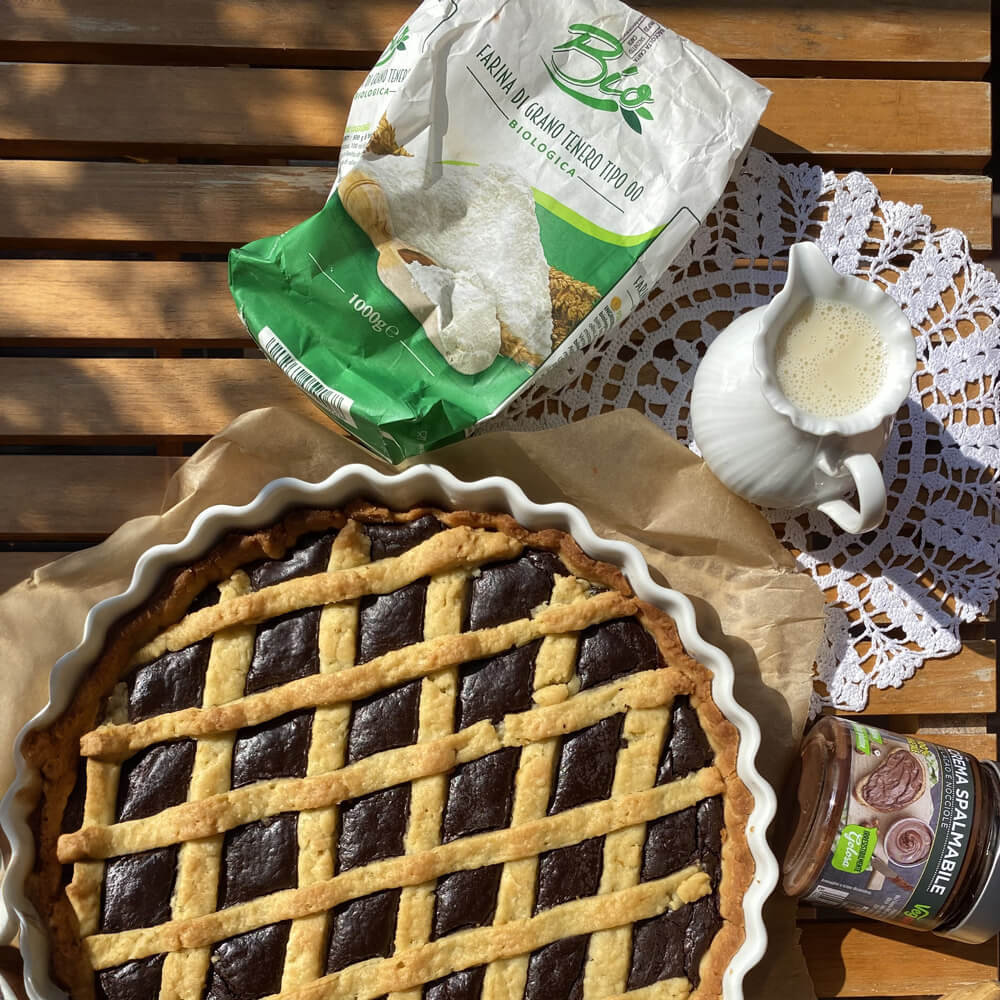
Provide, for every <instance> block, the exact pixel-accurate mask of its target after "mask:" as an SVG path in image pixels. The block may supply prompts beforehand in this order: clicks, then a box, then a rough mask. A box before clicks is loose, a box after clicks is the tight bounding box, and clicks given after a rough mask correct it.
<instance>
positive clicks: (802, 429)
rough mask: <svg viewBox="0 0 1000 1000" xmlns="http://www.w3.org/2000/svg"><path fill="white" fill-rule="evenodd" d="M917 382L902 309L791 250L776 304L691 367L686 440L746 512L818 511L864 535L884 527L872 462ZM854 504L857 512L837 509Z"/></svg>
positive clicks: (739, 324)
mask: <svg viewBox="0 0 1000 1000" xmlns="http://www.w3.org/2000/svg"><path fill="white" fill-rule="evenodd" d="M915 370H916V349H915V346H914V340H913V333H912V331H911V329H910V323H909V320H907V318H906V316H905V315H904V314H903V311H902V310H901V309H900V308H899V306H898V305H896V303H895V302H894V301H893V300H892V299H891V298H890V297H889V296H888V295H886V294H885V293H884V292H882V291H881V290H880V289H879V288H877V287H876V286H875V285H873V284H871V283H870V282H867V281H862V280H861V279H860V278H855V277H852V276H849V275H842V274H838V273H837V272H836V271H835V270H834V269H833V267H831V265H830V264H829V263H828V262H827V260H826V258H825V257H824V256H823V254H822V252H821V251H820V249H819V248H818V247H817V246H816V245H815V244H813V243H797V244H795V246H793V247H792V248H791V251H790V253H789V257H788V280H787V282H786V283H785V287H784V288H783V289H782V290H781V292H779V293H778V295H776V296H775V297H774V299H772V300H771V302H770V303H769V304H768V305H766V306H762V307H760V308H759V309H753V310H751V311H750V312H748V313H744V314H743V315H742V316H740V317H739V318H738V319H736V320H735V321H734V322H733V323H731V324H730V325H729V326H728V327H727V328H726V329H725V330H724V331H723V332H722V333H721V334H720V335H719V336H718V337H717V338H716V339H715V341H714V342H713V343H712V345H711V347H709V349H708V351H707V353H706V354H705V357H704V358H703V359H702V362H701V364H700V365H699V366H698V371H697V373H696V375H695V380H694V389H693V392H692V395H691V422H692V425H693V430H694V436H695V440H696V441H697V443H698V447H699V448H700V449H701V453H702V455H703V456H704V458H705V461H706V462H707V463H708V466H709V468H710V469H711V470H712V472H713V473H714V474H715V475H716V476H717V477H718V478H719V479H720V480H722V482H723V483H725V484H726V486H728V487H729V488H730V489H731V490H732V491H733V492H734V493H737V494H739V495H740V496H742V497H744V498H746V499H747V500H751V501H752V502H754V503H756V504H759V505H761V506H763V507H816V508H818V509H819V510H821V511H822V512H823V513H824V514H826V515H827V516H829V517H830V518H831V520H833V521H834V522H835V523H836V524H838V525H839V526H840V527H841V528H843V529H844V530H845V531H850V532H862V531H868V530H870V529H871V528H874V527H876V526H877V525H878V524H879V523H880V522H881V520H882V518H883V517H884V516H885V505H886V493H885V483H884V482H883V480H882V470H881V469H880V468H879V465H878V459H880V458H881V457H882V454H883V453H884V451H885V445H886V442H887V440H888V437H889V431H890V429H891V427H892V420H893V417H894V415H895V413H896V411H897V410H898V409H899V407H900V405H901V404H902V402H903V400H905V399H906V397H907V395H908V394H909V391H910V383H911V381H912V379H913V374H914V371H915ZM853 492H856V493H857V504H856V506H852V505H851V504H849V503H848V502H847V501H846V500H845V499H844V498H845V497H847V496H848V495H849V494H850V493H853Z"/></svg>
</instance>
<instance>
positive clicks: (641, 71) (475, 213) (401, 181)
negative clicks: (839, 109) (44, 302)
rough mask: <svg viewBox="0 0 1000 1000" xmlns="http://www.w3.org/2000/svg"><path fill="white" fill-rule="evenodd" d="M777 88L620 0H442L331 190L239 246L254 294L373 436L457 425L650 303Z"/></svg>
mask: <svg viewBox="0 0 1000 1000" xmlns="http://www.w3.org/2000/svg"><path fill="white" fill-rule="evenodd" d="M665 13H666V12H665ZM768 96H769V95H768V92H767V91H766V90H765V89H764V88H763V87H761V86H759V85H758V84H757V83H755V82H754V81H752V80H750V79H749V78H748V77H746V76H744V75H743V74H742V73H739V72H738V71H736V70H735V69H733V68H732V67H731V66H729V65H728V64H727V63H725V62H723V61H722V60H720V59H717V58H716V57H714V56H712V55H711V54H710V53H708V52H706V51H705V50H704V49H702V48H699V47H698V46H696V45H693V44H692V43H691V42H689V41H687V39H684V38H681V37H680V36H679V35H676V34H674V33H673V32H671V31H670V30H668V28H666V27H664V26H663V25H660V24H658V23H657V22H656V21H654V20H653V19H651V18H649V17H646V16H645V15H644V14H641V13H639V12H637V11H635V10H632V9H631V8H630V7H627V6H625V4H623V3H620V2H619V0H567V2H565V3H560V4H553V3H550V2H547V0H425V2H424V3H422V4H421V5H420V6H419V7H418V8H417V9H416V11H415V12H414V13H413V15H412V16H411V17H410V19H409V20H408V21H407V22H406V24H405V25H403V26H401V28H400V29H399V31H398V32H397V33H396V34H395V36H394V37H393V39H392V41H391V42H390V44H389V45H388V46H387V48H386V49H385V51H384V52H383V53H382V55H381V56H380V58H379V59H378V61H377V62H376V64H375V66H374V67H373V68H372V70H371V72H370V73H369V74H368V75H367V77H366V79H365V82H364V85H363V86H362V87H361V88H360V90H358V92H357V94H356V95H355V98H354V101H353V103H352V105H351V110H350V113H349V115H348V120H347V124H346V128H345V133H344V138H343V141H342V145H341V149H340V162H339V170H338V173H337V175H336V178H335V179H334V178H331V179H332V180H334V188H333V191H332V192H331V194H330V197H329V198H328V200H327V202H326V204H325V206H323V208H322V209H321V210H320V211H319V212H318V213H317V214H316V215H315V216H313V217H312V218H311V219H307V220H306V221H305V222H303V223H301V224H300V225H298V226H296V227H294V228H293V229H290V230H289V231H288V232H285V233H282V234H281V235H279V236H274V237H269V238H266V239H261V240H257V241H255V242H254V243H250V244H248V245H247V246H245V247H242V248H241V249H239V250H234V251H232V253H231V254H230V258H229V284H230V288H231V290H232V293H233V297H234V298H235V300H236V303H237V305H238V307H239V309H240V314H241V316H242V317H243V319H244V322H245V323H246V325H247V328H248V330H249V331H250V334H251V336H253V337H254V338H255V339H257V340H258V341H259V340H260V339H261V334H262V333H263V331H264V330H280V331H281V341H280V344H278V345H277V347H280V348H281V350H277V349H276V348H275V346H274V345H273V344H272V350H270V351H268V354H269V356H270V357H271V358H272V360H274V361H275V362H276V363H277V364H279V365H280V366H281V368H282V370H283V371H285V372H286V373H287V374H289V375H290V376H291V377H292V378H293V379H294V381H295V382H296V384H297V385H299V386H301V387H302V388H304V389H306V391H307V392H309V394H310V396H311V397H312V398H313V399H315V400H316V401H317V402H318V403H319V404H320V405H321V406H322V407H323V408H324V409H325V410H326V411H327V412H329V413H330V414H331V415H332V416H333V417H334V419H336V420H338V421H339V422H340V423H342V424H343V425H344V426H345V427H347V429H348V430H350V431H351V433H352V434H354V436H355V437H357V438H358V439H359V440H360V441H362V442H363V443H364V444H366V445H367V446H368V447H369V448H370V449H371V450H372V451H374V452H376V453H377V454H379V455H381V456H383V457H385V458H388V459H389V460H390V461H393V462H398V461H401V460H402V459H403V458H405V457H408V456H410V455H415V454H418V453H420V452H423V451H427V450H429V449H431V448H435V447H439V446H440V445H443V444H446V443H448V442H449V441H453V440H456V439H457V438H460V437H462V436H463V435H465V434H466V433H468V432H469V431H470V430H471V429H472V428H473V427H475V425H476V424H477V423H479V422H481V421H482V420H484V419H486V418H487V417H489V416H491V415H492V414H494V413H496V412H497V411H498V410H499V409H500V408H502V407H503V406H505V405H506V404H507V403H509V402H510V400H511V399H513V398H514V397H515V396H517V395H518V394H519V393H521V392H523V391H524V390H525V389H526V388H527V387H528V386H529V385H530V384H531V382H532V380H533V379H534V378H535V377H536V375H537V373H538V372H539V371H541V370H542V369H543V368H550V369H551V367H552V366H553V365H554V364H555V363H556V362H557V361H558V360H559V359H560V358H562V357H564V356H565V355H567V354H568V353H570V352H573V351H577V350H579V349H580V348H581V347H582V346H584V345H585V344H587V343H588V342H589V341H591V340H593V339H594V338H595V337H596V336H599V335H601V334H604V333H606V332H607V331H608V330H611V329H613V328H614V327H615V326H616V325H617V324H620V323H621V322H622V321H623V320H624V319H626V317H628V315H629V314H630V313H631V312H632V311H633V310H634V309H636V308H637V307H638V305H639V304H640V303H641V302H642V301H643V299H644V298H645V297H646V295H647V294H648V292H649V291H650V289H651V288H652V286H653V284H654V283H655V282H656V281H657V280H658V278H659V277H660V275H661V274H662V273H663V271H664V270H665V269H666V267H667V266H668V265H669V264H670V262H671V261H672V260H673V259H674V257H675V256H676V255H677V253H678V252H679V251H680V250H681V249H682V248H683V247H684V246H685V245H686V244H687V242H688V241H689V240H690V239H691V237H692V235H693V234H694V232H695V231H696V229H697V228H698V226H699V225H700V223H701V221H702V220H703V219H704V218H705V216H706V215H707V213H708V212H709V210H710V209H711V208H712V206H713V205H714V204H715V203H716V201H717V200H718V198H719V197H720V195H721V194H722V192H723V190H724V189H725V186H726V183H727V181H728V180H729V178H730V176H731V174H732V172H733V170H734V169H735V168H736V167H737V166H738V164H739V163H740V162H741V160H742V157H743V153H744V151H745V149H746V146H747V144H748V143H749V141H750V138H751V136H752V135H753V132H754V129H755V128H756V126H757V123H758V121H759V119H760V116H761V113H762V112H763V109H764V106H765V104H766V102H767V98H768ZM263 339H264V341H265V342H268V343H271V340H270V338H269V337H268V336H267V335H265V336H264V338H263ZM262 346H263V343H262ZM265 350H267V348H265ZM288 355H290V356H291V358H292V360H293V361H295V362H297V363H298V366H296V365H295V364H292V363H290V361H289V358H288ZM330 386H337V389H336V390H335V391H334V390H330V388H329V387H330ZM331 392H332V393H334V394H333V395H330V393H331ZM338 394H342V395H343V396H345V397H346V398H347V399H348V400H349V401H350V406H349V407H348V408H347V410H346V413H347V418H346V419H345V417H344V415H343V410H344V407H343V404H342V403H341V404H334V403H332V402H331V400H335V399H336V398H337V395H338Z"/></svg>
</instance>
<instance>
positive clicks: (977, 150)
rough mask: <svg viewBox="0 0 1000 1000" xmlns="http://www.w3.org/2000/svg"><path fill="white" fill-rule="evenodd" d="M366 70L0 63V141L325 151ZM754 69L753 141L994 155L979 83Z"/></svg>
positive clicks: (898, 158)
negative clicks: (765, 95)
mask: <svg viewBox="0 0 1000 1000" xmlns="http://www.w3.org/2000/svg"><path fill="white" fill-rule="evenodd" d="M364 77H365V74H364V73H363V72H360V71H347V70H307V69H250V68H243V67H203V66H194V67H191V66H94V65H76V64H58V63H9V64H0V151H6V152H7V153H8V154H13V155H18V156H31V155H42V156H50V155H54V154H55V152H56V151H57V149H58V148H60V147H62V146H64V145H65V146H69V147H70V148H71V149H72V150H73V151H74V152H75V153H76V154H77V155H84V154H85V153H95V154H98V155H108V154H110V153H113V152H123V153H127V152H131V153H133V154H136V153H148V152H151V151H157V150H161V151H162V150H166V149H170V150H173V151H174V153H175V155H176V154H177V153H179V152H183V151H191V150H196V151H197V150H200V151H201V152H203V153H208V152H219V151H222V152H224V153H233V152H237V151H241V152H243V153H244V154H251V155H256V156H273V155H282V154H284V155H287V156H304V157H315V158H320V159H325V158H329V157H330V156H332V155H333V153H332V150H333V149H334V148H335V147H336V145H337V144H338V143H339V142H340V138H341V136H342V135H343V130H344V123H345V120H346V113H347V109H348V106H349V104H350V100H351V97H352V96H353V94H354V92H355V90H357V89H358V87H359V86H360V85H361V83H362V82H363V81H364ZM761 82H762V83H764V84H765V85H766V86H768V87H769V88H770V89H771V90H772V91H773V97H772V98H771V102H770V104H769V105H768V108H767V110H766V111H765V113H764V117H763V119H762V123H761V129H760V130H759V132H758V136H757V139H756V140H755V143H756V145H758V146H759V147H760V148H762V149H764V150H766V151H767V152H773V153H778V154H783V155H800V154H801V155H802V156H803V158H805V159H809V160H813V159H816V158H819V159H821V160H823V161H824V162H829V163H835V162H838V161H852V163H859V162H864V163H865V164H866V166H871V165H875V164H878V163H880V162H891V163H892V164H893V165H895V166H900V165H903V164H906V163H909V164H911V165H913V166H926V165H929V164H935V165H940V166H941V167H946V166H949V165H950V166H959V167H981V166H983V165H984V164H985V163H986V161H987V160H988V159H989V157H990V121H989V113H990V88H989V84H987V83H979V82H966V81H954V80H936V81H935V80H829V79H828V80H823V79H782V78H772V77H766V78H764V79H762V80H761ZM206 95H211V100H206ZM483 100H484V101H485V100H486V97H485V96H484V97H483ZM862 107H863V108H864V109H865V113H864V114H863V115H859V114H858V109H859V108H862ZM67 151H68V150H67Z"/></svg>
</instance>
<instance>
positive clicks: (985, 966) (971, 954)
mask: <svg viewBox="0 0 1000 1000" xmlns="http://www.w3.org/2000/svg"><path fill="white" fill-rule="evenodd" d="M800 926H801V931H802V949H803V951H804V952H805V956H806V963H807V965H808V966H809V973H810V975H811V976H812V979H813V983H814V984H815V986H816V992H817V994H818V995H819V996H820V997H829V996H838V997H904V996H906V997H911V996H912V997H915V996H928V995H933V996H939V995H940V994H942V993H947V992H949V991H951V990H953V989H957V988H958V987H960V986H966V985H969V984H972V983H978V982H981V981H983V980H986V979H995V978H996V975H997V941H996V938H994V939H993V940H992V941H988V942H986V944H980V945H969V944H960V943H959V942H957V941H949V940H947V939H946V938H941V937H937V936H936V935H934V934H930V933H926V932H920V931H910V930H906V929H904V928H901V927H894V926H891V925H889V924H879V923H875V922H874V921H859V922H857V923H855V922H854V921H846V920H845V921H831V922H820V921H817V922H804V923H802V924H801V925H800Z"/></svg>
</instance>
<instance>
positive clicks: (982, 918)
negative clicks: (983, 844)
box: [943, 760, 1000, 944]
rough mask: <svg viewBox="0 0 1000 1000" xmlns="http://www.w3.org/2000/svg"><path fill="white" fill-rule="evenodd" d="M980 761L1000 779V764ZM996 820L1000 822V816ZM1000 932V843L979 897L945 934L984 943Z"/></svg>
mask: <svg viewBox="0 0 1000 1000" xmlns="http://www.w3.org/2000/svg"><path fill="white" fill-rule="evenodd" d="M980 763H981V764H982V766H983V767H989V768H992V769H993V771H994V772H995V773H996V775H997V778H998V779H1000V764H997V763H996V762H995V761H992V760H984V761H980ZM994 822H1000V817H997V818H996V819H995V820H994ZM998 933H1000V845H998V846H997V847H996V848H995V849H994V853H993V861H992V864H991V865H990V870H989V874H988V875H987V877H986V882H985V884H984V885H983V891H982V892H981V893H980V894H979V898H978V899H976V900H975V901H974V902H973V904H972V908H971V909H970V910H969V912H968V913H967V914H966V916H965V918H964V919H963V920H962V921H961V922H960V923H957V924H955V926H954V927H951V928H949V930H947V931H946V932H945V933H944V935H943V936H944V937H948V938H952V939H953V940H955V941H964V942H966V943H967V944H982V943H983V942H984V941H988V940H989V939H990V938H991V937H993V936H994V935H995V934H998Z"/></svg>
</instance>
